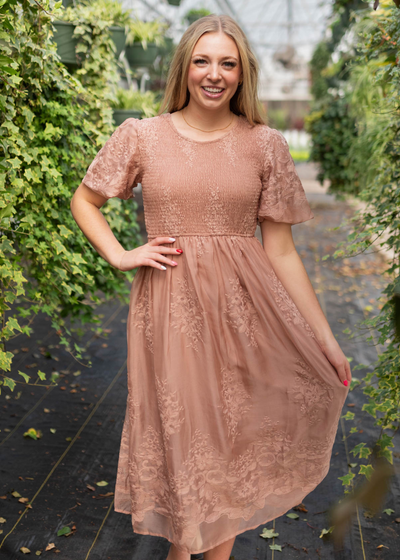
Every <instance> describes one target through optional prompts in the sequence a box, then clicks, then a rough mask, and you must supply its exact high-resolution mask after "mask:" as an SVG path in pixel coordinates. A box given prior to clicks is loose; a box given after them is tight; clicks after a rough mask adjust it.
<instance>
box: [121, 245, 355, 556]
mask: <svg viewBox="0 0 400 560" xmlns="http://www.w3.org/2000/svg"><path fill="white" fill-rule="evenodd" d="M167 246H168V247H176V248H181V249H183V254H182V255H181V256H179V257H178V258H177V259H175V260H177V262H178V266H176V267H171V266H169V265H168V266H167V270H166V271H162V270H159V269H156V268H154V267H151V266H142V267H140V268H139V269H138V271H137V274H136V276H135V278H134V280H133V283H132V289H131V298H130V308H129V320H128V325H127V327H128V328H127V342H128V392H129V393H128V400H127V409H126V416H125V421H124V426H123V432H122V440H121V448H120V455H119V463H118V474H117V483H116V490H115V511H117V512H121V513H126V514H128V515H130V516H131V518H132V526H133V530H134V532H136V533H140V534H144V535H157V536H162V537H165V538H166V539H168V540H169V541H170V542H172V543H174V544H175V545H176V546H177V547H178V548H179V549H181V550H184V551H187V552H189V553H192V554H193V553H199V552H203V551H205V550H209V549H211V548H213V547H215V546H217V545H218V544H220V543H222V542H224V541H226V540H228V539H230V538H231V537H233V536H235V535H238V534H240V533H242V532H244V531H247V530H249V529H253V528H256V527H258V526H259V525H261V524H264V523H266V522H268V521H270V520H273V519H274V518H277V517H279V516H281V515H283V514H284V513H286V512H287V511H288V510H290V509H291V508H292V507H293V506H295V505H297V504H299V503H301V502H302V500H303V499H304V497H305V496H307V494H309V493H310V492H311V491H312V490H313V489H314V488H315V487H316V486H317V485H318V484H319V483H320V482H321V481H322V480H323V479H324V478H325V476H326V475H327V473H328V470H329V467H330V459H331V454H332V446H333V443H334V440H335V436H336V432H337V428H338V421H339V418H340V414H341V410H342V407H343V404H344V401H345V399H346V397H347V394H348V391H349V388H348V387H346V386H344V385H343V383H342V382H341V381H340V379H339V377H338V374H337V372H336V369H335V368H334V367H333V365H332V364H331V363H330V362H329V360H328V359H327V357H326V356H325V354H324V353H323V352H322V349H321V347H320V345H319V343H318V341H317V339H316V337H315V334H314V332H313V331H312V329H311V328H310V326H309V324H308V323H307V322H306V321H305V319H304V317H303V316H302V315H301V314H300V312H299V310H298V308H297V307H296V305H295V303H294V302H293V300H292V299H291V297H290V296H289V294H288V292H287V291H286V290H285V288H284V286H283V284H282V283H281V282H280V280H279V279H278V277H277V275H276V274H275V272H274V269H273V267H272V265H271V262H270V260H269V258H268V256H267V253H266V252H265V250H264V249H263V247H262V245H261V243H260V242H259V241H258V239H257V238H256V237H254V236H250V235H204V236H202V235H186V236H185V235H183V236H179V237H177V238H176V241H175V242H174V243H168V244H167Z"/></svg>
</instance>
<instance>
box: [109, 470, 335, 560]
mask: <svg viewBox="0 0 400 560" xmlns="http://www.w3.org/2000/svg"><path fill="white" fill-rule="evenodd" d="M325 476H326V475H325ZM324 478H325V477H324ZM309 494H310V491H308V492H306V493H305V494H304V496H303V497H302V498H301V500H300V502H299V504H301V503H302V500H304V498H305V497H306V496H308V495H309ZM293 507H294V506H293ZM291 509H292V508H289V509H288V510H286V511H285V512H283V513H281V514H280V515H278V516H275V517H270V518H268V519H267V520H265V521H262V522H261V523H257V525H253V526H252V527H247V528H246V529H243V531H239V532H238V533H233V534H231V535H230V536H229V537H226V538H224V539H223V540H221V541H219V542H217V543H216V544H214V545H213V546H212V548H216V547H217V546H220V545H221V544H223V543H224V542H226V541H229V540H230V539H232V538H233V537H237V536H238V535H241V534H242V533H246V531H253V530H254V529H257V527H260V526H261V525H265V524H266V523H269V522H270V521H273V520H274V519H278V518H279V517H282V515H285V513H287V512H288V511H289V510H291ZM114 511H116V512H117V513H124V514H125V515H131V516H132V514H131V512H127V511H122V510H120V509H116V508H114ZM132 525H133V524H132ZM133 532H134V533H136V534H138V535H149V536H152V537H161V538H163V539H166V540H167V541H168V542H169V543H171V544H173V545H174V546H176V548H178V549H179V550H182V551H183V552H187V553H188V554H190V555H191V554H201V553H203V552H207V551H208V550H211V549H210V548H204V549H201V550H190V551H189V550H186V549H184V548H180V547H179V546H178V545H177V544H176V543H174V542H173V541H170V540H169V538H168V537H166V536H165V535H161V534H159V533H155V532H151V531H147V532H145V531H144V530H141V531H137V530H136V529H135V528H134V527H133Z"/></svg>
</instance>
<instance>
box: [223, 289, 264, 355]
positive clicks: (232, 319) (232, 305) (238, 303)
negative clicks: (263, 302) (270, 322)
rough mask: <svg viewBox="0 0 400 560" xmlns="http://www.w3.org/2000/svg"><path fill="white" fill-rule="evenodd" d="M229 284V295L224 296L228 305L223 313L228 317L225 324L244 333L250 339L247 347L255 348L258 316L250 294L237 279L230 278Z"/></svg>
mask: <svg viewBox="0 0 400 560" xmlns="http://www.w3.org/2000/svg"><path fill="white" fill-rule="evenodd" d="M229 282H230V284H231V293H230V294H225V296H226V298H227V301H228V303H227V307H226V310H225V311H224V313H225V314H227V316H228V317H229V319H227V322H228V323H229V324H230V325H232V326H233V328H234V329H235V330H236V331H237V332H239V333H244V334H245V335H246V336H247V337H248V338H249V339H250V342H249V344H248V346H254V347H255V348H257V347H258V342H257V340H256V338H255V335H256V333H258V330H257V329H256V326H257V324H258V315H257V311H256V309H255V307H254V305H253V302H252V300H251V297H250V294H249V293H248V292H247V290H245V289H244V288H243V286H242V285H241V284H240V280H239V278H231V279H230V280H229Z"/></svg>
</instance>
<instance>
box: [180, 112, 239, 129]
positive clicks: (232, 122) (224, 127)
mask: <svg viewBox="0 0 400 560" xmlns="http://www.w3.org/2000/svg"><path fill="white" fill-rule="evenodd" d="M182 117H183V120H184V121H185V123H186V124H187V125H188V126H190V127H191V128H195V129H196V130H201V132H217V130H225V129H226V128H228V126H230V125H231V124H232V123H233V119H234V118H235V115H233V117H232V120H231V122H230V123H229V124H228V125H227V126H224V128H216V129H215V130H203V129H202V128H197V126H193V125H191V124H189V123H188V122H187V120H186V119H185V115H184V114H183V111H182Z"/></svg>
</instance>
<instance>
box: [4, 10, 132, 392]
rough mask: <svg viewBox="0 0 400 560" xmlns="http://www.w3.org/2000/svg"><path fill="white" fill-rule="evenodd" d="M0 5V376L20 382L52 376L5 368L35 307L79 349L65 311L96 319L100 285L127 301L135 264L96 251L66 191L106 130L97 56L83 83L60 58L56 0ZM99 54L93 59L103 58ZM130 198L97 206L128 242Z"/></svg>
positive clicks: (72, 349)
mask: <svg viewBox="0 0 400 560" xmlns="http://www.w3.org/2000/svg"><path fill="white" fill-rule="evenodd" d="M0 13H1V20H0V21H1V30H0V39H1V41H0V49H1V58H0V107H1V110H2V114H1V118H0V137H1V141H0V151H1V158H0V193H1V195H0V311H1V314H2V318H3V321H2V328H1V346H0V369H1V370H2V372H3V373H2V374H0V376H1V377H0V384H2V385H3V387H7V388H8V389H10V390H13V389H14V387H15V385H16V384H17V383H18V384H22V385H23V386H25V385H26V384H31V383H34V384H36V385H37V384H41V385H46V386H48V385H50V384H52V383H54V382H55V380H56V378H55V377H53V376H52V378H51V379H50V380H46V378H45V374H44V373H43V372H40V371H38V372H36V376H37V379H36V381H34V380H33V379H31V377H30V376H29V378H28V376H26V377H25V375H26V374H25V375H24V374H23V372H20V373H19V375H18V378H16V379H11V378H10V377H9V376H8V375H6V374H5V373H4V372H9V371H10V369H11V364H12V358H13V354H12V353H11V352H10V351H8V350H7V341H8V340H10V339H11V338H15V337H16V336H18V335H19V334H20V333H23V334H25V335H28V336H29V335H30V334H31V332H32V330H33V326H34V319H35V316H36V315H37V314H38V313H39V312H42V313H45V314H47V315H48V316H49V317H51V320H52V321H51V325H52V327H53V328H54V329H55V330H56V331H57V334H58V335H59V337H60V343H61V344H63V345H64V346H65V347H66V348H67V349H68V351H69V352H70V353H71V354H72V355H76V356H77V357H78V358H80V357H81V348H80V346H79V345H78V344H77V343H75V344H72V342H71V338H72V335H73V330H72V327H68V326H67V322H66V320H67V318H69V319H71V320H72V322H73V321H76V320H79V321H81V322H83V323H84V324H89V323H95V324H97V323H99V322H100V319H99V317H98V316H97V314H96V305H97V304H98V303H100V302H101V301H102V298H101V297H100V295H101V293H103V294H104V297H106V298H108V297H116V296H118V297H123V298H124V299H125V301H128V297H129V286H128V285H127V284H126V283H125V279H126V278H128V279H129V280H132V279H133V276H134V273H133V272H131V273H126V274H124V273H121V272H120V271H117V270H116V269H113V268H112V267H110V266H109V265H108V263H106V262H105V261H104V260H102V259H101V258H99V256H98V254H97V253H96V251H95V250H94V249H92V247H91V246H90V244H89V243H88V241H87V239H86V238H85V237H84V236H83V234H82V233H81V231H80V229H79V228H78V227H77V225H76V223H75V221H74V219H73V217H72V214H71V212H70V200H71V197H72V195H73V193H74V191H75V189H76V188H77V186H78V185H79V184H80V182H81V180H82V178H83V177H84V175H85V173H86V170H87V167H88V165H89V164H90V162H91V161H92V159H93V158H94V156H95V154H96V152H97V151H98V148H99V143H101V142H103V140H104V139H106V138H107V137H108V136H109V135H110V134H111V132H112V131H113V127H112V124H111V120H110V118H108V116H107V118H106V117H105V116H104V115H105V114H106V109H104V114H103V113H102V115H101V117H99V118H96V117H94V114H95V112H96V109H97V110H99V111H100V112H101V111H103V108H102V104H104V105H107V104H106V103H105V99H106V97H105V96H104V94H100V93H99V92H98V89H97V85H96V84H95V85H93V81H92V82H91V81H90V79H89V78H90V72H93V76H94V66H93V67H92V68H90V67H86V66H85V64H86V62H85V63H84V64H83V65H82V68H84V67H85V68H86V70H87V74H86V75H85V76H86V77H85V78H83V77H82V75H79V77H80V78H81V79H82V80H84V79H87V80H88V81H87V82H86V84H85V85H82V83H81V81H80V80H78V79H77V77H76V76H71V75H70V74H69V73H68V71H67V69H66V68H65V67H64V66H63V65H62V64H61V63H60V62H59V59H58V56H57V54H56V45H55V43H54V42H53V41H52V36H53V29H52V24H51V21H52V19H54V18H58V19H62V15H63V14H62V11H61V2H57V3H56V2H54V1H53V0H45V1H44V2H42V3H41V4H40V5H39V4H37V3H33V2H32V3H28V2H22V1H19V0H0ZM96 25H97V23H96ZM91 29H94V27H93V26H92V27H91ZM92 44H93V43H92ZM99 44H100V43H99ZM109 48H110V52H112V47H111V45H110V46H109ZM96 52H97V54H96ZM100 52H103V51H101V48H100V47H99V50H96V49H95V48H94V47H93V49H92V52H91V53H90V56H89V57H88V58H87V60H89V61H92V62H93V61H94V60H95V59H96V58H98V57H99V53H100ZM101 64H103V61H98V66H97V68H100V67H101V68H106V67H105V66H99V65H101ZM107 64H108V62H107ZM89 66H90V65H89ZM105 72H106V73H107V69H105ZM88 76H89V77H88ZM108 77H109V75H108ZM97 78H98V80H99V81H103V78H104V77H103V76H102V75H98V76H97ZM106 81H107V80H106V79H105V78H104V81H103V83H106ZM109 114H111V109H109ZM98 124H99V127H98V126H97V125H98ZM136 208H137V204H136V202H135V201H122V200H119V199H111V200H110V201H109V202H108V203H107V205H106V206H105V207H104V214H105V216H106V218H107V220H108V222H109V223H110V226H111V227H112V229H113V231H114V232H115V233H116V235H117V237H118V239H119V241H120V242H121V243H122V244H123V245H124V246H125V247H126V248H133V247H134V246H136V245H137V244H138V242H140V237H139V234H138V231H139V226H138V224H137V223H136V214H135V209H136Z"/></svg>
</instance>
